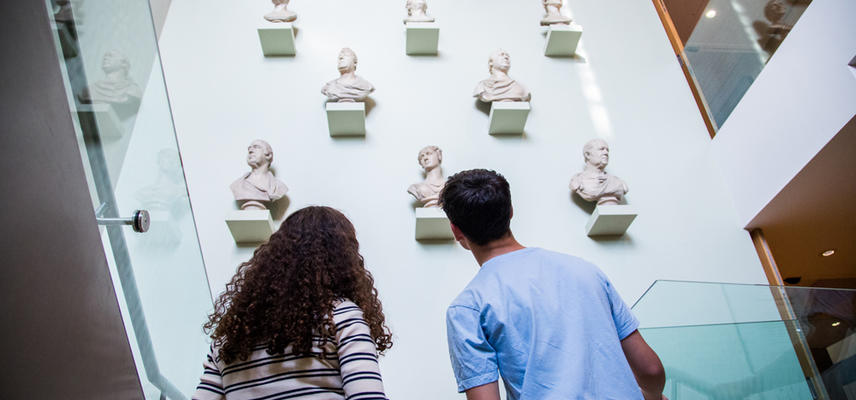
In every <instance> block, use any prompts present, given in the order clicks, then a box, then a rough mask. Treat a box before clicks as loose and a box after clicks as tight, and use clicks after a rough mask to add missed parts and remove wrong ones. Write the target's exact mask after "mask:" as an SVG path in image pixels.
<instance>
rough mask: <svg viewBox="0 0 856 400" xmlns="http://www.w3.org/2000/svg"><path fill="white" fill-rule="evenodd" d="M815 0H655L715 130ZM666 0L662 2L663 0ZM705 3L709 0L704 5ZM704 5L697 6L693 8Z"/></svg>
mask: <svg viewBox="0 0 856 400" xmlns="http://www.w3.org/2000/svg"><path fill="white" fill-rule="evenodd" d="M811 1H812V0H709V1H705V2H703V3H701V2H695V3H685V2H683V1H682V0H655V4H664V6H665V8H666V9H667V11H668V15H669V17H668V18H665V19H670V22H667V23H666V25H667V26H669V25H672V24H671V22H673V23H674V26H676V27H677V28H676V29H677V31H670V36H672V37H671V40H672V41H673V43H674V42H680V45H678V46H676V51H677V52H679V57H680V58H681V59H682V60H683V61H685V63H686V65H685V68H686V70H687V72H688V73H689V79H690V84H691V85H694V86H695V90H696V91H697V92H698V93H699V94H700V96H701V98H702V101H701V103H702V104H704V108H706V110H703V111H704V112H707V113H708V116H709V117H710V119H711V122H712V124H713V129H714V130H716V129H719V127H720V126H722V124H723V123H724V122H725V120H726V119H727V118H728V116H729V115H730V114H731V111H733V110H734V107H735V106H737V103H738V102H740V99H742V98H743V95H744V94H745V93H746V91H747V90H749V87H750V86H751V85H752V82H754V81H755V78H757V77H758V75H759V74H760V73H761V70H762V69H763V68H764V65H766V64H767V61H769V60H770V58H771V57H772V55H773V54H774V53H775V52H776V49H778V47H779V45H780V44H781V43H782V42H783V41H784V40H785V38H786V37H787V35H788V33H790V31H791V29H792V28H793V27H794V25H795V24H796V23H797V20H799V18H800V16H801V15H802V14H803V12H804V11H805V10H806V8H807V7H809V5H810V3H811ZM660 2H662V3H660ZM705 4H706V5H705ZM699 5H702V6H703V8H702V9H699V10H698V11H695V9H694V8H693V7H698V6H699Z"/></svg>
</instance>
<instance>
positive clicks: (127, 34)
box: [48, 0, 212, 399]
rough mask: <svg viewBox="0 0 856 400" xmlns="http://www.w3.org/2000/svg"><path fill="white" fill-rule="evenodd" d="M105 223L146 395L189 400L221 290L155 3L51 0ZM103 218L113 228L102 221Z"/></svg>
mask: <svg viewBox="0 0 856 400" xmlns="http://www.w3.org/2000/svg"><path fill="white" fill-rule="evenodd" d="M48 5H49V9H52V10H53V14H52V15H51V16H50V17H51V19H52V20H53V22H52V24H53V26H54V28H55V29H54V32H55V35H56V42H57V51H58V52H59V54H60V59H61V61H62V62H61V66H60V67H61V68H62V69H63V72H64V74H65V77H66V88H67V92H68V99H69V107H70V109H71V112H72V115H73V116H74V117H75V118H76V125H77V126H76V131H77V135H78V141H79V144H80V147H81V155H82V156H83V163H84V166H85V168H86V169H87V179H88V181H89V184H90V192H91V193H92V198H93V203H94V204H93V207H94V208H95V209H96V215H98V217H100V218H101V219H105V218H119V217H128V216H130V215H132V213H133V212H134V210H137V209H143V210H147V211H149V213H150V215H151V225H150V228H149V230H148V231H147V232H145V233H136V232H134V231H132V230H131V228H130V227H128V226H120V225H106V226H104V227H102V237H103V242H104V248H105V253H106V254H107V257H108V260H109V261H110V266H111V269H112V271H111V273H112V275H113V281H114V285H115V286H116V290H117V293H118V294H119V296H120V299H119V303H120V307H121V309H122V314H123V318H124V319H125V324H126V330H127V331H128V335H129V341H130V343H131V347H132V350H133V351H134V356H135V360H136V362H137V370H138V372H139V374H140V377H141V382H142V383H143V388H144V391H145V394H146V398H147V399H159V398H163V397H166V398H170V399H187V398H190V394H191V393H192V392H193V390H194V388H195V386H196V383H197V382H198V378H199V374H200V372H201V360H203V357H204V356H205V353H206V352H207V344H206V343H207V341H206V340H205V336H204V334H203V332H202V329H201V325H202V324H203V322H204V320H205V315H206V314H207V313H208V312H209V311H210V310H211V307H212V302H211V293H210V291H209V288H208V280H207V277H206V276H205V268H204V265H203V262H202V255H201V252H200V249H199V243H198V239H197V234H196V228H195V224H194V222H193V214H192V213H191V209H190V201H189V199H188V195H187V188H186V182H185V179H184V172H183V169H182V165H181V158H180V154H179V151H178V145H177V143H176V138H175V131H174V127H173V122H172V115H171V112H170V108H169V100H168V97H167V92H166V88H165V85H164V79H163V74H162V71H161V63H160V57H159V54H158V49H157V41H156V37H155V32H154V28H153V24H152V18H151V11H150V9H149V3H148V1H147V0H124V1H114V0H71V1H69V0H48ZM100 222H104V221H100Z"/></svg>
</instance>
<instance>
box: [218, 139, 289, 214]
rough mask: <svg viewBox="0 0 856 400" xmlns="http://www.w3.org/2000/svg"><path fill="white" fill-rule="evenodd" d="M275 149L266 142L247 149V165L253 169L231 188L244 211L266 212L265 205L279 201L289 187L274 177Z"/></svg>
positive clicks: (259, 142)
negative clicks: (272, 165) (272, 167)
mask: <svg viewBox="0 0 856 400" xmlns="http://www.w3.org/2000/svg"><path fill="white" fill-rule="evenodd" d="M272 162H273V149H271V147H270V144H268V142H265V141H264V140H254V141H253V142H252V143H250V146H249V147H247V165H249V166H250V168H252V170H250V172H247V173H246V174H244V175H243V176H241V177H240V178H238V179H237V180H235V181H234V182H232V185H231V186H229V188H230V189H232V194H233V195H234V196H235V200H237V201H238V202H241V209H242V210H266V209H267V206H266V204H265V203H269V202H272V201H276V200H279V199H280V198H282V196H285V193H286V192H288V187H286V186H285V183H282V181H280V180H279V179H276V177H275V176H273V172H271V170H270V165H271V163H272Z"/></svg>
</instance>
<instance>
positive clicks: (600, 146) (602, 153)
mask: <svg viewBox="0 0 856 400" xmlns="http://www.w3.org/2000/svg"><path fill="white" fill-rule="evenodd" d="M585 158H586V164H591V165H593V166H595V167H598V168H604V167H606V165H607V164H609V146H608V145H607V144H606V142H603V141H598V142H595V143H594V145H593V146H591V148H589V149H588V150H587V151H586V153H585Z"/></svg>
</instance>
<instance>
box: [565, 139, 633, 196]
mask: <svg viewBox="0 0 856 400" xmlns="http://www.w3.org/2000/svg"><path fill="white" fill-rule="evenodd" d="M583 157H584V158H585V160H586V166H585V168H584V169H583V171H582V172H580V173H578V174H576V175H574V177H573V178H571V184H570V188H571V190H573V191H574V192H576V193H577V194H578V195H580V197H582V198H583V199H584V200H586V201H596V202H597V205H604V204H618V203H619V202H620V201H621V198H622V197H624V195H625V194H626V193H627V191H628V189H627V184H625V183H624V181H622V180H621V179H620V178H618V177H617V176H615V175H610V174H608V173H606V171H604V168H606V165H607V164H608V163H609V145H607V144H606V142H605V141H604V140H602V139H592V140H590V141H589V142H588V143H586V145H585V146H584V147H583Z"/></svg>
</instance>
